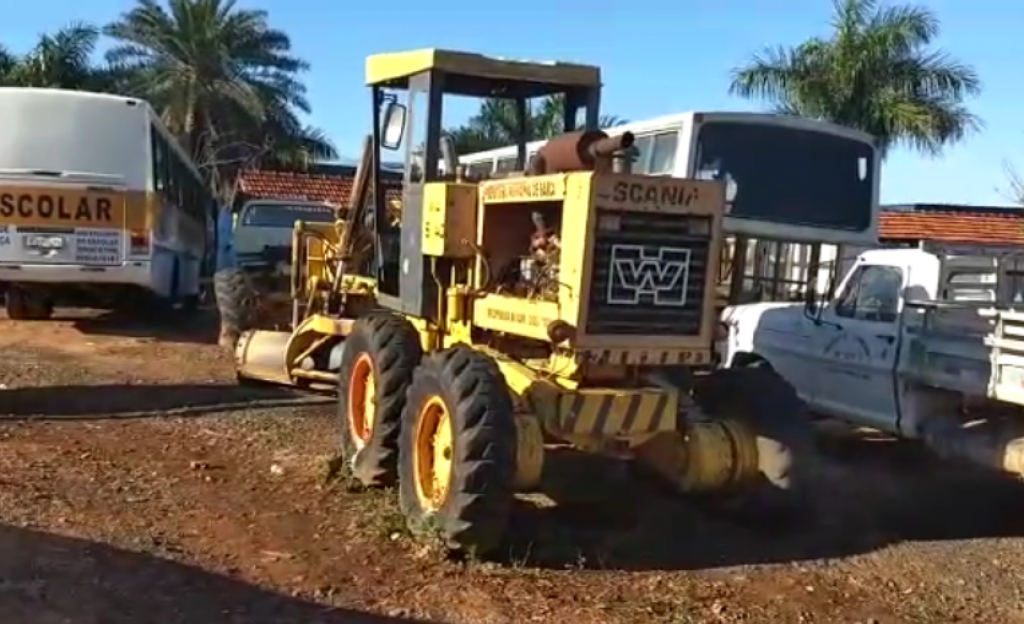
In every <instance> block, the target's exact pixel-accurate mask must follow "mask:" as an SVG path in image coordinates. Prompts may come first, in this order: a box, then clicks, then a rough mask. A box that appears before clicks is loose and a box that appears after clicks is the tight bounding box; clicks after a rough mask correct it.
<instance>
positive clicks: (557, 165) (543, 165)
mask: <svg viewBox="0 0 1024 624" xmlns="http://www.w3.org/2000/svg"><path fill="white" fill-rule="evenodd" d="M633 140H634V137H633V133H632V132H623V133H622V134H620V135H618V136H614V137H612V136H608V134H607V133H605V132H603V131H601V130H582V131H580V132H569V133H567V134H563V135H561V136H557V137H555V138H553V139H550V140H549V141H548V142H547V143H545V144H544V147H542V148H540V149H539V150H537V154H536V155H535V156H534V157H533V159H531V160H530V166H529V168H528V170H527V173H528V174H529V175H544V174H548V173H562V172H565V171H589V170H592V169H594V168H595V166H596V165H597V163H598V162H599V161H603V162H608V163H610V162H611V158H612V156H613V155H614V154H615V153H616V152H618V151H620V150H625V149H629V148H630V147H632V146H633Z"/></svg>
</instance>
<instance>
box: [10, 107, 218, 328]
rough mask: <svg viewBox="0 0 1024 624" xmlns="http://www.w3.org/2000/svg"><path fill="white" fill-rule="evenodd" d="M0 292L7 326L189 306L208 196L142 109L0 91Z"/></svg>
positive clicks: (206, 249)
mask: <svg viewBox="0 0 1024 624" xmlns="http://www.w3.org/2000/svg"><path fill="white" fill-rule="evenodd" d="M0 119H3V120H4V124H3V127H2V128H0V283H2V285H3V287H4V290H5V294H6V299H7V309H8V314H9V316H12V317H15V318H46V317H48V316H49V315H50V314H51V313H52V310H53V307H54V305H65V304H67V305H82V306H91V307H121V306H125V307H128V306H131V307H138V303H139V300H140V295H142V296H143V297H147V296H149V295H154V296H156V297H157V298H160V299H162V300H165V301H167V302H179V301H180V302H184V303H193V302H195V301H197V300H198V296H199V292H200V281H201V277H202V273H203V269H204V267H209V266H211V263H210V259H211V251H212V245H211V244H209V243H211V242H212V241H211V240H210V239H211V238H212V231H211V230H212V223H213V222H212V210H211V208H212V198H211V196H210V194H209V191H208V189H207V187H206V185H205V184H204V182H203V179H202V177H201V176H200V174H199V172H198V170H197V169H196V168H195V166H194V165H193V164H192V162H191V160H190V159H189V158H188V156H187V155H186V154H185V152H184V151H183V150H182V149H181V148H180V147H179V146H178V145H177V143H176V142H175V141H174V139H173V138H172V136H171V135H170V133H169V132H168V131H167V130H166V129H165V128H164V127H163V125H162V124H161V123H160V121H159V119H158V118H157V117H156V115H155V114H154V112H153V110H152V109H151V108H150V106H149V105H148V104H147V103H146V102H143V101H141V100H136V99H132V98H126V97H121V96H116V95H106V94H97V93H87V92H79V91H64V90H57V89H32V88H0Z"/></svg>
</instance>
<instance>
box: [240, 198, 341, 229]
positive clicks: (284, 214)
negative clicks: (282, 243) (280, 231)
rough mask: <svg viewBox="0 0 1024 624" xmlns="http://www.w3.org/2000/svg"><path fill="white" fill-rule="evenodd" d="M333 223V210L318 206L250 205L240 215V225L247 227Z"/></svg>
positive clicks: (281, 226) (284, 226)
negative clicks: (301, 222) (304, 222)
mask: <svg viewBox="0 0 1024 624" xmlns="http://www.w3.org/2000/svg"><path fill="white" fill-rule="evenodd" d="M299 220H302V221H309V222H311V223H333V222H334V220H335V215H334V209H333V208H331V207H330V206H323V205H319V204H250V205H249V206H247V207H246V209H245V212H244V213H243V214H242V225H244V226H247V227H268V228H287V229H289V230H290V229H292V228H293V227H295V222H296V221H299Z"/></svg>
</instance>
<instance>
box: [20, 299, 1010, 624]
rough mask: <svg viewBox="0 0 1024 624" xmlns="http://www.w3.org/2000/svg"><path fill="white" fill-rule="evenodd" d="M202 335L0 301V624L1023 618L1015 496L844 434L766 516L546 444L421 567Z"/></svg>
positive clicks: (387, 510) (387, 508) (323, 411)
mask: <svg viewBox="0 0 1024 624" xmlns="http://www.w3.org/2000/svg"><path fill="white" fill-rule="evenodd" d="M213 334H214V332H212V331H211V328H210V327H209V325H208V324H198V325H197V326H196V327H195V328H194V329H193V330H190V331H172V330H169V329H166V328H164V329H160V328H154V327H146V326H142V325H138V324H132V323H125V322H123V321H118V320H117V319H110V318H106V317H102V316H99V317H97V316H95V315H92V316H90V315H86V314H79V313H76V312H75V311H71V312H69V313H68V314H67V315H66V316H64V317H61V318H59V319H57V320H54V321H52V322H45V323H20V322H12V321H8V320H6V319H0V347H2V348H3V352H4V357H3V358H0V384H3V390H2V391H0V552H3V553H4V556H3V557H0V622H4V623H5V624H21V623H26V624H49V623H51V622H53V623H57V622H61V623H72V624H85V623H90V624H91V623H96V624H99V623H104V624H107V623H111V624H118V623H121V622H124V623H129V622H130V623H132V624H138V623H139V622H153V623H164V622H167V623H171V622H181V623H185V622H188V623H189V624H196V623H206V622H209V623H218V622H230V623H241V622H260V623H263V622H266V623H268V624H269V623H271V622H273V623H274V624H285V623H291V622H296V623H314V622H322V623H325V624H326V623H331V624H333V623H341V622H345V623H354V624H358V623H360V622H465V623H467V624H469V623H472V624H489V623H506V622H507V623H509V624H512V623H521V622H573V623H574V624H575V623H579V624H590V623H597V622H645V623H655V624H656V623H662V622H664V623H668V622H765V623H772V624H776V623H778V624H781V623H785V622H806V623H813V622H823V623H824V622H828V623H840V622H861V623H866V622H878V623H883V622H885V623H888V622H936V623H938V622H941V623H943V624H946V623H952V622H977V623H982V624H983V623H987V622H992V623H999V624H1012V623H1015V622H1024V574H1022V570H1024V539H1022V537H1024V488H1022V487H1021V486H1020V485H1018V484H1016V483H1004V482H999V481H996V480H995V479H992V478H990V477H984V476H978V475H974V474H970V473H969V472H967V471H965V470H963V469H960V468H958V467H951V466H939V465H936V464H934V463H933V462H931V461H929V460H928V458H927V457H923V456H922V455H921V454H920V453H919V451H917V450H916V449H914V448H911V447H908V446H906V445H901V444H895V443H893V442H892V441H890V440H885V439H877V438H871V437H870V436H867V435H864V434H856V433H843V434H836V433H834V432H833V433H830V434H829V435H827V436H825V437H823V442H822V445H823V450H824V453H825V461H824V463H823V464H822V467H821V470H820V471H819V475H818V479H817V481H818V486H817V487H818V490H820V491H819V492H818V495H817V496H816V500H817V506H818V508H819V513H818V514H817V517H816V518H814V519H813V520H812V519H808V520H807V522H806V523H805V524H804V525H803V526H799V527H793V528H791V529H790V530H788V531H780V530H778V529H777V528H772V527H768V526H762V525H761V523H759V522H758V521H757V519H751V518H746V519H737V518H733V517H729V516H726V515H724V514H723V513H722V512H720V511H716V510H715V509H714V507H713V506H712V505H711V504H707V503H698V502H694V501H681V500H678V499H675V498H673V497H671V496H668V495H667V494H665V493H664V492H662V491H661V490H660V489H659V488H657V487H655V486H654V485H652V484H639V483H636V482H634V481H625V480H623V478H621V476H618V475H619V473H618V472H616V471H614V470H604V468H607V466H605V465H603V464H601V465H595V464H594V462H590V463H587V462H582V463H581V462H567V464H571V465H572V466H574V467H575V468H576V469H577V471H578V472H579V474H578V476H577V477H576V480H575V481H574V482H575V483H577V484H585V486H583V485H578V486H577V487H576V488H574V489H575V490H576V496H575V497H574V498H573V499H572V500H566V501H562V502H561V504H559V505H555V506H544V505H537V504H535V503H534V502H532V501H524V502H523V504H522V505H520V506H519V507H520V508H519V509H518V510H517V511H516V516H515V518H514V535H513V538H512V539H511V540H510V543H509V546H508V549H507V550H508V552H507V556H506V557H505V558H504V559H505V560H504V561H502V562H497V563H495V562H491V563H481V562H469V563H457V562H450V561H444V560H442V559H441V558H440V557H438V556H437V554H436V553H433V552H432V551H430V550H429V549H427V548H424V547H422V546H420V545H417V544H416V543H414V542H413V541H412V540H410V539H409V538H408V536H407V535H406V534H405V532H404V529H403V526H402V522H401V518H400V517H399V515H398V514H397V511H396V509H395V505H394V502H393V496H394V495H393V493H392V492H366V491H359V490H358V489H357V488H354V487H351V486H349V485H348V484H347V483H346V482H345V480H344V479H333V480H331V479H328V473H329V471H328V467H329V465H330V459H331V457H332V456H333V453H334V452H335V448H334V444H333V441H334V439H335V436H334V427H335V424H334V422H333V421H332V412H333V408H332V406H331V405H329V404H325V405H297V404H295V402H296V401H302V400H306V399H305V397H303V396H301V395H296V394H292V393H290V392H286V391H282V390H277V389H252V388H239V387H237V386H235V384H234V376H233V373H232V368H231V362H230V360H229V358H228V357H227V356H226V355H225V354H224V353H222V352H221V351H220V350H218V348H217V347H216V346H215V345H214V344H212V343H213V342H214V338H215V336H214V335H213ZM253 399H257V400H260V401H262V403H261V404H260V405H259V406H258V407H245V406H244V403H245V402H247V401H250V400H253ZM225 406H227V407H225ZM183 408H185V409H183Z"/></svg>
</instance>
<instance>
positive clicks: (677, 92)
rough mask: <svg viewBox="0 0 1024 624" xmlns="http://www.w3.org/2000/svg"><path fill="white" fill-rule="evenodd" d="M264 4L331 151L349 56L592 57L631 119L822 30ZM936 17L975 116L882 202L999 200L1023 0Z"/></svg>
mask: <svg viewBox="0 0 1024 624" xmlns="http://www.w3.org/2000/svg"><path fill="white" fill-rule="evenodd" d="M133 4H134V3H133V2H132V1H131V0H77V1H75V2H71V1H70V0H33V1H32V2H24V3H18V9H17V10H16V11H8V12H6V15H5V16H4V19H3V20H2V21H0V41H2V42H4V43H5V44H7V45H8V46H10V47H12V48H14V49H15V50H18V51H21V50H24V49H25V48H27V47H28V46H30V45H31V44H32V43H33V41H34V40H35V38H36V37H37V35H38V34H39V33H42V32H45V31H49V30H53V29H56V28H58V27H60V26H62V25H64V24H66V23H67V22H69V21H73V20H83V21H91V22H97V23H103V22H107V21H110V20H112V19H114V18H115V17H116V16H117V15H118V14H119V13H121V12H122V11H124V10H126V9H128V8H130V7H131V6H132V5H133ZM239 4H240V5H242V6H251V7H254V8H262V9H266V10H268V11H269V12H270V18H271V21H272V23H273V25H274V26H276V27H278V28H281V29H283V30H286V31H287V32H288V33H289V34H290V35H291V37H292V41H293V44H294V46H295V52H296V54H298V55H299V56H301V57H303V58H305V59H307V60H308V61H309V62H310V63H311V64H312V70H311V71H310V72H309V74H308V75H307V76H306V83H307V85H308V87H309V97H310V100H311V102H312V104H313V115H312V119H311V122H312V123H313V124H315V125H317V126H319V127H321V128H323V129H325V130H326V131H327V132H328V134H329V135H330V136H331V138H332V139H333V140H334V141H335V143H336V144H337V146H338V147H339V149H340V151H341V152H342V155H343V156H353V155H355V153H356V151H357V150H358V146H359V141H360V137H361V136H362V135H363V134H364V133H365V132H366V130H367V118H368V116H367V107H368V104H367V101H368V94H367V92H366V89H365V88H364V87H363V83H362V80H363V61H364V59H365V57H366V56H368V55H370V54H374V53H378V52H387V51H397V50H402V49H412V48H420V47H445V48H455V49H462V50H468V51H479V52H483V53H488V54H494V55H499V56H507V57H517V58H531V59H540V60H555V59H557V60H564V61H578V62H585V63H589V64H596V65H600V66H601V67H602V71H603V76H604V83H605V91H604V95H603V102H602V104H603V108H604V111H605V112H607V113H611V114H615V115H617V116H620V117H623V118H626V119H629V120H634V121H635V120H641V119H646V118H649V117H655V116H658V115H665V114H670V113H675V112H681V111H685V110H752V109H754V110H756V109H757V108H758V107H759V106H760V104H759V103H757V102H747V101H743V100H739V99H736V98H732V97H730V96H729V95H728V94H727V87H728V82H729V78H728V72H729V70H730V69H731V68H732V67H734V66H736V65H738V64H740V63H742V62H744V61H745V60H747V59H748V58H749V57H750V55H751V54H752V53H753V52H756V51H758V50H759V49H761V48H762V47H763V46H764V45H769V44H770V45H774V44H793V43H798V42H799V41H801V40H802V39H804V38H806V37H808V36H812V35H816V34H825V33H826V32H827V29H828V20H829V14H830V12H831V2H830V1H829V0H783V1H781V2H779V1H776V2H766V1H764V0H728V1H725V2H723V1H722V0H688V1H686V2H682V1H680V0H672V1H668V0H645V1H644V2H638V3H630V2H616V1H613V0H589V1H584V0H517V1H516V2H501V3H489V2H478V1H477V2H468V1H466V0H444V1H442V2H423V1H422V0H417V1H415V2H413V1H410V0H389V1H383V2H351V1H349V0H239ZM918 4H924V5H926V6H929V7H931V8H933V9H934V10H935V11H936V12H937V14H938V16H939V17H940V18H941V20H942V23H943V33H942V37H941V39H940V41H939V42H938V45H940V46H941V47H943V48H944V49H946V50H947V51H948V52H950V53H951V54H953V55H955V56H956V57H958V58H959V59H961V60H963V61H967V62H970V63H972V64H973V65H974V66H975V68H976V69H977V70H978V72H979V73H980V75H981V78H982V80H983V82H984V89H985V90H984V93H983V94H982V95H981V96H980V97H979V98H977V99H976V100H975V101H974V102H972V107H973V109H974V111H975V112H976V113H977V114H978V115H980V116H981V117H982V118H983V120H984V121H985V127H984V129H983V130H982V131H981V132H979V133H978V134H977V135H975V136H973V137H972V138H970V139H969V140H968V141H966V142H964V143H963V144H961V145H959V146H958V147H955V148H953V149H949V150H948V151H947V152H946V153H945V154H944V155H943V156H941V157H939V158H928V157H924V156H920V155H917V154H913V153H906V152H897V153H895V154H893V155H892V156H891V157H890V158H889V160H888V162H887V163H886V165H885V168H884V172H883V182H882V200H883V202H886V203H896V202H898V203H903V202H948V203H968V204H1005V203H1007V197H1006V187H1007V181H1006V180H1007V177H1006V173H1005V167H1006V164H1007V163H1016V164H1017V166H1018V167H1019V168H1020V169H1021V171H1022V172H1024V116H1022V115H1020V114H1019V113H1018V112H1017V111H1019V110H1020V109H1021V106H1020V100H1021V99H1022V97H1024V94H1022V93H1021V91H1020V87H1019V85H1020V76H1021V69H1022V66H1021V61H1020V59H1022V58H1024V36H1022V35H1021V31H1020V25H1021V24H1024V4H1021V5H1016V4H1015V3H1013V2H1007V1H1006V0H973V1H968V0H930V1H924V2H919V3H918Z"/></svg>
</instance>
